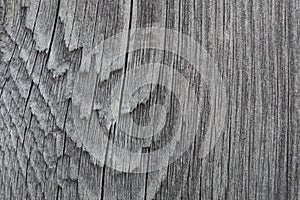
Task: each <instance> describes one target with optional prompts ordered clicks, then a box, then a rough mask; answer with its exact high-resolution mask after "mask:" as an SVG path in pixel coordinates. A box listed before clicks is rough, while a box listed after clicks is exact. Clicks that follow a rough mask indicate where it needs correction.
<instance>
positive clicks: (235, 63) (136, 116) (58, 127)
mask: <svg viewBox="0 0 300 200" xmlns="http://www.w3.org/2000/svg"><path fill="white" fill-rule="evenodd" d="M299 10H300V2H299V0H283V1H280V0H277V1H276V0H230V1H225V0H203V1H189V0H188V1H181V0H167V1H159V0H153V1H147V0H132V1H117V0H61V1H59V0H49V1H47V0H25V1H24V0H0V16H1V18H0V23H1V26H0V58H1V59H0V133H1V134H0V199H108V200H115V199H122V200H123V199H126V200H127V199H300V188H299V187H300V177H299V176H300V175H299V170H300V163H299V162H300V87H299V85H300V61H299V60H300V45H299V44H300V37H299V31H300V11H299ZM150 27H158V28H168V29H171V30H173V31H176V32H179V33H181V34H185V35H187V36H188V37H189V38H192V39H193V40H195V41H197V42H198V43H199V44H200V45H201V47H202V48H204V49H205V50H206V51H207V55H208V62H209V63H210V66H212V67H215V68H216V69H217V71H218V72H219V73H220V76H221V77H222V81H223V83H224V85H225V89H226V95H227V96H226V97H227V98H226V99H225V100H224V101H226V108H225V109H226V112H224V113H222V117H223V115H224V120H225V127H224V129H222V132H221V136H220V137H219V138H218V140H217V143H216V145H214V147H213V148H212V149H211V150H210V152H209V154H208V155H206V156H205V157H202V156H201V155H202V150H203V149H202V148H201V147H202V146H203V138H204V137H205V134H206V133H207V132H208V131H209V130H208V127H210V125H211V124H212V123H213V125H214V126H213V127H217V126H218V124H219V123H220V121H215V122H214V121H212V120H211V119H218V117H219V116H218V115H216V114H215V113H214V112H213V111H214V110H213V108H214V106H216V105H215V104H217V103H216V102H218V101H220V99H222V98H221V97H222V95H221V93H220V91H219V90H217V89H216V91H215V92H216V93H213V92H212V91H213V88H209V87H208V88H207V85H206V84H205V83H206V82H205V81H203V79H201V73H200V75H199V74H198V73H195V70H194V68H193V67H195V66H192V64H191V63H189V62H188V60H186V59H184V57H183V56H181V55H184V54H185V53H186V52H188V50H189V48H187V47H185V46H184V42H186V40H184V37H182V35H180V34H179V35H178V36H180V37H178V38H171V37H169V36H170V34H168V33H167V32H165V33H162V34H160V35H159V37H158V38H156V39H157V41H156V42H157V43H158V44H159V45H161V46H162V49H154V48H147V47H149V46H151V44H152V42H153V41H154V42H153V43H155V40H154V39H153V38H143V40H142V42H143V43H142V44H146V46H142V47H141V48H140V49H137V50H135V51H133V52H127V50H128V49H129V48H130V47H131V46H134V45H136V43H134V42H132V41H134V40H132V37H133V36H132V35H131V34H132V33H133V32H134V30H135V29H136V28H142V29H143V30H146V31H147V30H148V31H149V32H151V28H150ZM128 30H129V31H128ZM122 31H128V34H125V35H123V36H124V37H122V38H121V39H120V40H119V43H117V44H115V46H113V45H112V44H110V43H104V44H105V45H107V46H105V47H103V49H104V50H105V52H102V51H99V52H97V53H99V54H98V55H97V56H96V58H95V59H92V60H88V59H87V58H88V57H87V56H88V55H90V53H91V52H90V50H91V49H95V47H99V46H101V44H102V43H101V42H103V41H107V40H109V38H114V37H115V36H116V35H118V34H119V33H121V32H122ZM126 33H127V32H126ZM130 39H131V40H130ZM161 41H162V42H161ZM109 45H112V46H109ZM168 45H169V46H172V45H174V46H175V47H176V48H177V52H175V53H174V52H170V51H167V50H166V49H167V47H168ZM170 48H171V47H170ZM103 49H102V50H103ZM191 49H192V48H191ZM100 50H101V48H100ZM110 50H111V52H112V53H114V54H116V55H121V54H123V55H124V56H123V57H122V56H121V57H120V58H119V59H117V60H111V62H114V64H113V65H111V66H110V67H108V68H105V67H103V65H104V64H103V63H104V60H107V57H103V55H109V53H110ZM188 53H191V55H193V53H194V52H188ZM188 53H187V55H189V54H188ZM176 54H177V55H176ZM178 55H179V56H178ZM196 55H198V54H196ZM201 55H203V54H201ZM101 56H102V57H101ZM195 62H200V58H198V57H195ZM87 63H89V64H92V65H88V64H87ZM147 63H159V64H164V65H167V66H171V67H172V68H173V69H174V74H175V75H174V74H173V76H174V77H175V78H174V77H173V76H172V77H169V76H167V78H168V77H169V78H170V80H172V78H174V80H175V81H173V82H172V86H171V87H172V92H173V93H174V94H176V91H178V92H179V93H180V94H186V93H185V92H183V91H188V89H189V87H194V88H195V91H196V92H195V93H196V95H198V96H197V97H198V98H199V99H200V100H199V102H200V104H201V106H199V107H193V108H197V109H198V108H199V110H197V109H195V110H192V111H187V113H188V114H189V117H190V118H188V119H194V118H193V117H195V118H196V119H198V120H199V121H198V122H199V123H198V124H197V131H196V132H197V135H196V137H195V139H194V140H193V143H192V145H191V147H190V148H189V149H188V151H186V152H185V153H184V154H183V155H182V156H181V157H180V158H179V159H177V160H175V161H174V162H172V163H171V162H170V163H169V165H168V167H167V168H163V169H160V170H157V171H149V172H146V173H136V172H135V173H134V170H133V171H130V170H128V171H129V172H128V171H127V172H122V171H118V170H116V168H117V164H114V163H112V164H110V165H109V164H108V165H105V166H103V164H101V161H100V160H99V159H97V158H99V157H97V155H98V156H99V154H101V156H103V154H102V153H103V152H96V153H95V152H93V147H94V146H93V144H94V143H96V144H98V143H97V142H99V141H102V139H103V138H101V137H100V136H99V135H97V134H98V132H96V131H99V130H98V129H96V128H95V127H92V126H88V129H87V130H85V131H81V132H80V131H79V130H80V129H79V128H78V124H76V119H74V116H75V114H74V113H76V109H77V107H76V106H74V102H75V101H76V99H75V97H76V94H84V95H85V96H84V98H82V97H79V96H77V97H78V99H79V100H78V102H77V103H79V105H80V106H82V108H83V109H82V111H83V112H81V113H80V114H81V115H84V116H85V115H87V116H89V115H91V113H94V116H96V117H98V118H96V117H95V118H93V119H94V120H98V121H99V123H101V124H102V127H105V126H106V127H108V129H109V130H110V132H108V133H107V134H108V135H110V139H111V140H112V141H114V142H115V143H116V144H117V145H119V146H120V147H122V148H125V149H129V150H131V151H133V152H134V151H135V152H143V153H145V152H150V151H151V152H152V151H155V150H157V149H159V148H161V147H162V146H164V145H165V144H167V143H168V142H169V141H170V139H171V138H170V137H171V136H172V131H173V129H174V127H176V125H177V124H178V121H177V119H178V115H179V114H180V112H179V111H180V109H178V107H180V106H182V104H180V102H179V100H178V99H176V98H175V97H174V95H173V96H172V95H170V91H169V92H168V91H167V90H166V88H163V87H156V88H155V87H154V88H151V87H143V88H142V89H141V90H139V91H136V93H135V95H133V97H132V102H130V101H129V103H128V105H129V108H128V109H129V110H127V111H126V112H127V114H128V113H131V114H128V115H129V117H132V118H133V121H134V123H136V124H140V125H141V124H147V123H148V120H149V116H148V115H147V114H149V110H147V109H149V107H151V106H150V105H152V106H153V104H155V103H156V104H159V105H160V104H161V105H164V106H165V104H164V103H166V102H169V104H168V106H169V107H170V109H169V110H167V111H166V113H168V116H169V121H167V125H166V126H164V129H165V130H164V131H163V132H162V133H163V134H162V136H161V137H156V136H155V137H153V141H154V140H155V142H153V141H152V142H151V141H150V142H149V141H148V142H144V141H143V140H137V139H136V138H134V137H128V136H126V137H125V136H124V135H122V134H120V135H118V134H117V133H116V132H117V131H116V130H117V128H118V127H119V126H120V127H121V128H125V129H126V130H131V131H132V132H133V133H136V132H138V131H134V129H133V128H132V127H135V126H134V124H133V125H129V123H127V122H128V121H126V120H128V119H127V118H125V117H124V119H123V118H122V119H123V120H124V121H123V122H124V124H125V126H124V125H122V124H121V122H122V121H121V122H120V124H121V125H118V124H113V123H111V122H110V121H109V120H110V119H111V118H113V117H112V116H113V113H112V112H111V110H110V109H109V106H110V105H111V102H112V101H113V100H114V98H112V97H111V96H110V94H111V92H112V90H113V87H114V86H115V85H117V82H118V81H121V82H122V87H123V88H124V89H123V90H122V92H123V93H122V94H123V95H125V94H126V91H127V90H129V91H130V90H131V89H132V87H133V86H132V85H134V83H135V82H137V81H138V80H140V79H144V80H145V79H147V77H146V76H145V77H144V76H143V75H142V74H140V76H139V77H131V76H130V75H131V74H130V73H131V71H132V70H133V69H139V67H140V66H141V65H143V64H147ZM93 66H97V67H96V68H93ZM120 66H121V67H120ZM93 70H94V71H93ZM175 71H176V72H179V73H180V74H182V75H183V76H184V77H185V78H187V79H188V80H189V81H190V82H189V83H191V85H188V86H189V87H188V88H185V87H186V85H184V84H183V82H182V81H178V80H179V79H177V81H176V77H177V76H176V73H175ZM202 75H203V74H202ZM170 76H171V75H170ZM78 77H79V78H80V79H78ZM164 77H165V76H164V71H161V74H160V76H159V78H158V80H159V81H161V82H160V83H163V80H164ZM202 78H203V77H202ZM212 79H213V77H212ZM78 80H80V81H79V82H78ZM91 80H92V81H91ZM213 80H215V79H213ZM76 81H77V82H76ZM74 82H75V83H74ZM76 83H77V85H76ZM75 86H77V87H75ZM78 88H79V89H78ZM92 88H93V89H94V90H91V89H92ZM77 89H78V90H77ZM124 91H125V92H124ZM76 92H78V93H76ZM74 94H75V95H74ZM167 94H169V95H167ZM189 94H190V93H189ZM89 95H90V96H89ZM213 95H215V99H212V98H210V97H212V96H213ZM121 96H122V95H121ZM175 96H176V95H175ZM184 97H186V98H185V101H184V103H183V104H184V105H192V104H194V103H196V102H197V100H196V98H195V99H193V98H191V99H190V97H191V96H189V95H186V96H184ZM124 98H125V97H124ZM121 100H122V97H121ZM126 101H128V99H123V100H122V102H126ZM141 102H142V104H139V103H141ZM178 102H179V103H178ZM181 103H182V102H181ZM188 103H189V104H188ZM76 105H77V104H76ZM120 107H122V106H120ZM158 108H159V109H160V111H161V110H162V107H159V106H158ZM188 108H189V107H188ZM89 109H91V110H89ZM151 111H152V110H151ZM183 111H184V110H183ZM153 112H154V115H152V116H154V117H155V118H156V119H159V120H157V121H155V122H154V125H155V124H159V122H160V121H166V120H160V119H164V118H163V117H164V116H163V115H162V114H164V113H163V112H161V113H162V114H159V113H160V112H156V111H155V109H154V111H153ZM120 113H121V111H120ZM150 114H151V112H150ZM160 117H162V118H160ZM152 120H154V119H152ZM98 121H97V122H98ZM152 122H153V121H152ZM89 123H90V122H89ZM94 124H97V123H94ZM103 124H105V125H103ZM190 125H194V124H190ZM97 127H98V126H97ZM141 127H142V126H139V128H141ZM84 128H86V127H84ZM153 130H156V129H154V128H153ZM151 131H152V129H151ZM149 132H150V131H149ZM87 133H89V134H87ZM183 137H185V135H183ZM78 138H81V139H80V140H78ZM93 142H94V143H93ZM99 144H100V142H99ZM101 145H107V144H104V143H101ZM140 146H144V147H146V148H143V149H142V148H140ZM105 147H106V146H105ZM107 149H109V148H108V147H107ZM104 153H105V152H104ZM106 154H108V153H107V152H106ZM108 156H109V155H108ZM106 157H107V155H106ZM132 160H134V158H132ZM163 161H166V162H169V160H163ZM163 161H162V162H163ZM150 164H151V163H150ZM137 166H138V164H136V163H135V164H133V165H130V166H129V168H130V167H131V168H130V169H131V170H132V168H133V169H136V168H135V167H137ZM114 167H115V168H114Z"/></svg>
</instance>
